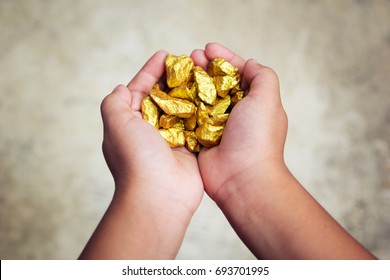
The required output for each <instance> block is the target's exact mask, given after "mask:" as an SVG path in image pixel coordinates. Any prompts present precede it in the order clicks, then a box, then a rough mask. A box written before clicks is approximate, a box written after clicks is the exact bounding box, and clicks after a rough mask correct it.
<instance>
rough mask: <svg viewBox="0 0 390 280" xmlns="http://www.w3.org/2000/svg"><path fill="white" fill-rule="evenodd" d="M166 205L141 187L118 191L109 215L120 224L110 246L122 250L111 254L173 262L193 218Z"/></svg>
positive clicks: (118, 189)
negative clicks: (120, 253)
mask: <svg viewBox="0 0 390 280" xmlns="http://www.w3.org/2000/svg"><path fill="white" fill-rule="evenodd" d="M167 205H169V204H167V203H166V202H165V201H157V199H156V198H155V196H151V195H150V194H149V196H148V193H147V192H145V191H143V189H142V188H138V187H135V186H132V187H129V188H127V189H122V188H117V189H116V191H115V194H114V197H113V199H112V202H111V204H110V206H109V209H108V211H107V214H106V215H110V216H111V217H110V218H108V219H107V220H110V221H115V222H116V223H117V224H118V225H117V230H116V231H115V232H113V233H112V234H113V239H114V240H113V242H114V244H112V243H111V244H112V246H116V247H118V248H121V249H119V250H112V251H116V252H121V251H122V252H123V254H124V255H123V258H128V259H174V258H175V257H176V255H177V253H178V251H179V249H180V246H181V243H182V241H183V239H184V235H185V232H186V229H187V227H188V224H189V221H190V218H189V217H188V216H187V215H181V214H182V212H180V211H175V209H173V207H167ZM111 228H115V227H111ZM117 234H118V236H117V237H118V238H114V236H116V235H117ZM115 239H117V240H121V241H120V244H117V243H116V242H115ZM119 258H122V257H119Z"/></svg>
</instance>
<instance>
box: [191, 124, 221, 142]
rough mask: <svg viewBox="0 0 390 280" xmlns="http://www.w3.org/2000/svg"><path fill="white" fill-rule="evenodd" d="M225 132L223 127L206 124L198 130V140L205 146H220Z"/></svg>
mask: <svg viewBox="0 0 390 280" xmlns="http://www.w3.org/2000/svg"><path fill="white" fill-rule="evenodd" d="M223 130H224V127H223V126H215V125H211V124H209V123H208V122H205V123H203V124H202V125H201V126H199V127H198V128H197V129H196V138H197V139H198V142H199V143H200V144H202V145H203V146H205V147H207V148H210V147H214V146H216V145H218V144H219V141H220V140H221V137H222V133H223Z"/></svg>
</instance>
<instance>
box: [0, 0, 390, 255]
mask: <svg viewBox="0 0 390 280" xmlns="http://www.w3.org/2000/svg"><path fill="white" fill-rule="evenodd" d="M389 22H390V2H389V1H386V0H378V1H369V0H367V1H364V0H360V1H357V0H356V1H352V0H350V1H337V0H334V1H309V0H302V1H287V0H285V1H272V0H267V1H255V0H253V1H250V0H247V1H239V0H237V1H233V0H230V1H225V0H224V1H207V0H203V1H179V0H177V1H141V0H139V1H125V0H111V1H94V0H86V1H77V0H71V1H65V0H64V1H43V0H33V1H14V0H2V1H1V2H0V46H1V47H0V131H1V132H0V258H1V259H73V258H77V256H78V254H79V253H80V251H81V250H82V248H83V246H84V244H85V242H86V241H87V239H88V238H89V236H90V235H91V233H92V231H93V230H94V228H95V226H96V224H97V223H98V221H99V220H100V218H101V216H102V214H103V213H104V210H105V209H106V207H107V205H108V203H109V201H110V198H111V195H112V193H113V180H112V178H111V175H110V173H109V171H108V169H107V167H106V165H105V162H104V159H103V156H102V153H101V140H102V125H101V120H100V113H99V106H100V102H101V100H102V99H103V97H104V96H105V95H106V94H107V93H108V92H110V91H111V89H112V88H113V87H114V86H115V85H116V84H118V83H127V82H128V81H129V79H131V77H132V76H133V75H134V74H135V73H136V72H137V71H138V69H139V68H140V67H141V66H142V65H143V63H144V62H145V61H146V60H147V59H148V58H149V57H150V56H151V55H152V54H153V53H154V52H155V51H157V50H159V49H165V50H167V51H169V52H171V53H174V54H189V53H190V52H191V50H193V49H194V48H202V47H203V46H204V45H205V44H206V43H207V42H209V41H217V42H220V43H222V44H225V45H226V46H228V47H229V48H231V49H232V50H234V51H236V52H237V53H239V54H240V55H242V56H243V57H245V58H250V57H254V58H256V60H258V61H259V62H261V63H263V64H266V65H269V66H271V67H273V68H274V69H275V70H276V71H277V72H278V74H279V77H280V80H281V89H282V98H283V103H284V105H285V108H286V111H287V113H288V116H289V134H288V138H287V145H286V160H287V163H288V165H289V166H290V168H291V170H292V171H293V173H294V174H295V175H296V177H297V178H298V180H300V181H301V183H302V184H304V185H305V187H306V188H307V189H308V190H309V191H310V192H311V193H312V194H313V196H314V197H315V198H316V199H317V200H318V201H319V202H320V203H321V204H322V205H323V206H324V207H325V208H326V209H327V210H328V211H329V212H330V213H331V214H332V215H333V216H334V217H335V218H336V219H337V220H338V221H339V222H340V223H341V224H342V225H343V226H344V227H345V228H346V229H348V230H349V231H350V232H351V233H352V234H353V235H354V236H355V237H356V238H357V239H358V240H359V241H360V242H362V243H363V244H364V245H365V246H367V247H368V248H369V249H370V250H372V251H373V253H374V254H376V255H377V256H378V257H380V258H387V259H390V126H389V124H390V98H389V94H390V93H389V89H390V79H389V73H390V63H389V61H390V25H389ZM178 258H181V259H215V258H220V259H247V258H253V256H252V255H251V253H250V252H249V251H248V250H247V249H246V248H245V246H243V245H242V243H241V241H240V240H239V239H238V238H237V237H236V235H235V234H234V232H233V231H232V230H231V229H230V227H229V224H228V223H227V222H226V220H225V219H224V217H223V215H222V214H221V212H220V211H219V210H218V209H217V208H216V206H215V205H214V203H213V202H212V201H210V200H209V199H208V198H207V197H205V199H204V201H203V202H202V205H201V206H200V209H199V210H198V212H197V213H196V215H195V217H194V219H193V221H192V223H191V225H190V228H189V230H188V233H187V236H186V239H185V241H184V244H183V246H182V249H181V251H180V252H179V255H178Z"/></svg>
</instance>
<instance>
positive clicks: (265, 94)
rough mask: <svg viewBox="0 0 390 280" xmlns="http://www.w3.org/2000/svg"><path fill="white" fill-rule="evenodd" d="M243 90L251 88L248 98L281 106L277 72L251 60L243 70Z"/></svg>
mask: <svg viewBox="0 0 390 280" xmlns="http://www.w3.org/2000/svg"><path fill="white" fill-rule="evenodd" d="M242 75H243V88H244V89H245V87H248V86H249V89H248V94H247V96H248V97H250V98H253V99H256V100H259V101H261V102H265V103H266V104H280V103H281V99H280V89H279V78H278V76H277V74H276V72H275V71H274V70H273V69H271V68H269V67H267V66H263V65H261V64H259V63H257V62H256V61H255V60H254V59H249V60H248V61H247V62H246V63H245V65H244V70H243V74H242Z"/></svg>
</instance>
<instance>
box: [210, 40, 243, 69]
mask: <svg viewBox="0 0 390 280" xmlns="http://www.w3.org/2000/svg"><path fill="white" fill-rule="evenodd" d="M204 53H205V55H206V57H207V58H208V60H213V59H214V58H218V57H222V58H223V59H225V60H226V61H228V62H230V63H231V64H232V65H233V66H235V67H237V68H238V72H239V73H242V71H243V69H244V65H245V60H244V59H243V58H242V57H240V56H238V55H236V54H235V53H234V52H232V51H231V50H229V49H228V48H226V47H224V46H222V45H221V44H218V43H209V44H207V45H206V47H205V51H204Z"/></svg>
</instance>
